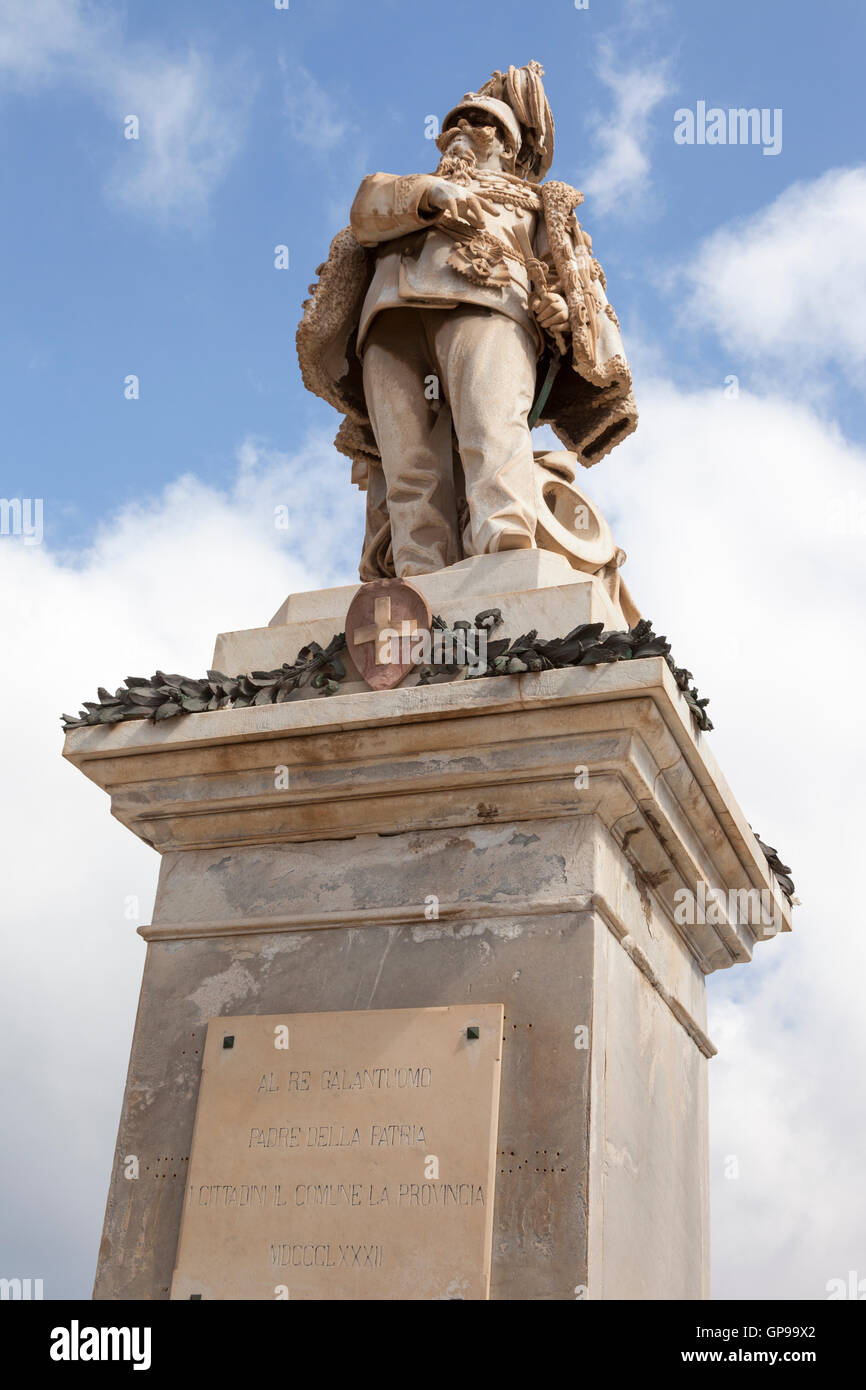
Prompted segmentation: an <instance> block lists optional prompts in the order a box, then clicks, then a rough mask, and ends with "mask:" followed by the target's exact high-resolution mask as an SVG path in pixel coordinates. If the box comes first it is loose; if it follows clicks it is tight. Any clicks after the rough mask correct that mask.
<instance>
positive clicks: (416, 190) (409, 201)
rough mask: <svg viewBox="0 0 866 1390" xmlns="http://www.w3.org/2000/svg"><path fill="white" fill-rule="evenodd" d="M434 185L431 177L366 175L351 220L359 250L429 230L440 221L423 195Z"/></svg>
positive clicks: (356, 197) (437, 210) (426, 175)
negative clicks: (362, 247)
mask: <svg viewBox="0 0 866 1390" xmlns="http://www.w3.org/2000/svg"><path fill="white" fill-rule="evenodd" d="M435 183H436V178H435V177H434V175H433V174H410V175H408V176H407V177H401V176H399V175H397V174H368V175H367V177H366V178H365V179H364V181H363V183H362V184H361V187H360V188H359V189H358V192H357V194H356V195H355V201H354V203H353V204H352V211H351V214H350V220H351V224H352V231H353V232H354V233H355V236H356V237H357V238H358V241H359V242H360V243H361V245H362V246H377V245H378V244H379V242H380V241H392V240H393V239H394V238H395V237H400V236H406V235H407V234H408V233H409V232H417V231H420V230H421V229H422V228H423V227H429V226H430V225H431V223H433V222H435V221H436V220H437V218H439V217H441V215H442V214H441V212H440V210H439V209H438V208H431V207H428V205H427V203H426V200H425V195H426V193H427V191H428V189H430V188H431V187H432V185H433V184H435Z"/></svg>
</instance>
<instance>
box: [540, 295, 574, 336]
mask: <svg viewBox="0 0 866 1390" xmlns="http://www.w3.org/2000/svg"><path fill="white" fill-rule="evenodd" d="M532 312H533V313H534V314H535V317H536V318H537V320H538V322H539V323H540V324H541V327H542V328H546V329H547V332H548V333H550V334H553V333H556V332H561V331H562V329H563V328H567V327H568V305H567V304H566V302H565V300H564V299H563V297H562V295H561V294H555V293H554V292H553V291H552V290H545V291H544V292H543V293H542V294H538V295H535V296H534V298H533V300H532Z"/></svg>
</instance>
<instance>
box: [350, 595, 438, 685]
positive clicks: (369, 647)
mask: <svg viewBox="0 0 866 1390" xmlns="http://www.w3.org/2000/svg"><path fill="white" fill-rule="evenodd" d="M429 631H430V608H429V606H428V604H427V600H426V599H425V598H424V595H423V594H421V593H419V591H418V590H417V589H415V588H413V587H412V585H411V584H407V583H406V581H405V580H403V579H374V580H373V581H372V583H370V584H362V585H361V587H360V589H359V590H358V592H357V593H356V595H355V597H354V598H353V599H352V602H351V603H350V604H349V611H348V613H347V614H346V646H347V647H348V649H349V655H350V656H351V658H352V661H353V662H354V663H355V666H356V667H357V669H358V672H359V674H360V675H361V676H363V678H364V680H365V681H366V682H367V684H368V685H369V686H371V687H372V689H373V690H390V689H391V688H392V687H393V686H395V685H399V684H400V681H401V680H402V679H403V677H404V676H405V675H406V674H407V672H409V671H411V669H412V667H413V666H414V665H415V662H414V661H413V660H412V658H411V654H410V648H411V647H412V645H413V639H415V638H416V636H417V635H420V634H423V633H425V632H426V633H429ZM415 645H416V648H417V642H416V643H415Z"/></svg>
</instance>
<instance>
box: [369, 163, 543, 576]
mask: <svg viewBox="0 0 866 1390" xmlns="http://www.w3.org/2000/svg"><path fill="white" fill-rule="evenodd" d="M435 181H436V179H435V176H433V175H426V174H420V175H415V176H412V177H409V178H400V177H396V176H392V175H389V174H372V175H370V176H369V177H368V178H366V179H365V180H364V181H363V183H362V184H361V187H360V189H359V190H358V195H357V197H356V199H355V202H354V205H353V207H352V213H351V226H352V230H353V232H354V233H355V236H356V237H357V239H358V241H359V243H360V244H361V245H362V246H376V247H378V251H377V256H376V265H375V269H374V271H373V277H372V280H371V282H370V287H369V289H368V291H367V294H366V297H365V299H364V303H363V307H362V309H361V316H360V321H359V325H358V337H357V351H358V353H359V355H360V356H361V358H362V362H363V374H364V377H363V379H364V395H365V397H366V401H367V405H368V408H369V412H370V421H371V424H372V427H373V432H374V434H375V436H376V441H377V444H378V446H379V452H380V454H381V458H382V467H383V469H384V473H385V480H386V486H387V505H388V512H389V515H390V519H391V536H392V542H391V543H392V548H393V556H394V565H395V569H396V571H397V574H398V575H401V576H404V575H411V574H424V573H428V572H430V571H432V570H437V569H441V568H442V567H443V566H445V565H450V564H453V563H454V561H455V560H457V559H459V558H460V557H461V553H462V554H463V555H481V554H486V553H488V552H490V551H497V550H500V549H504V548H515V547H516V548H529V547H531V546H532V545H533V544H534V540H533V537H534V533H535V515H534V496H535V491H534V467H535V465H534V459H533V453H532V439H531V434H530V431H529V427H528V425H527V422H526V420H527V415H528V413H529V410H530V408H531V406H532V399H533V394H534V390H535V377H536V361H537V357H538V355H539V353H540V352H541V350H542V348H543V346H544V340H543V337H542V335H541V333H540V330H539V329H538V327H537V325H536V323H535V321H534V319H533V316H532V312H531V309H530V297H531V295H532V292H533V291H532V285H531V281H530V273H529V270H528V269H527V265H526V257H525V251H524V248H526V247H527V246H531V248H532V250H533V252H534V254H535V255H536V256H537V257H538V259H540V260H547V262H548V265H549V269H550V273H551V274H553V268H552V264H551V263H550V259H549V251H548V248H547V244H546V236H545V234H544V223H543V220H542V219H541V218H540V216H539V214H540V212H541V201H540V198H538V197H537V195H533V194H532V193H531V192H530V191H529V190H528V189H526V186H525V185H524V187H523V190H521V192H520V195H519V197H518V196H517V195H516V193H514V192H513V190H514V186H515V185H516V184H517V182H518V181H517V180H514V179H511V180H509V178H508V177H507V176H504V175H502V174H498V173H490V174H487V173H486V172H482V171H479V172H478V173H477V174H476V175H475V177H473V179H472V181H471V183H470V184H469V185H468V186H467V187H466V189H465V192H467V193H474V194H476V195H478V196H480V197H485V198H488V199H492V200H494V201H495V205H496V208H497V212H498V215H497V214H495V213H493V212H488V211H486V210H485V212H484V214H483V216H484V221H483V226H482V227H480V228H476V229H474V230H473V231H472V232H471V233H470V232H468V231H467V232H463V233H462V234H461V235H459V236H455V235H452V234H449V233H448V232H447V231H445V230H442V225H443V221H444V219H443V215H442V214H441V213H439V212H436V213H431V212H428V211H427V210H426V208H425V203H424V194H425V192H426V190H427V188H428V187H430V185H431V184H432V183H434V182H435ZM509 194H512V196H513V204H510V203H509V202H506V201H500V199H502V198H507V197H508V196H509ZM539 225H540V232H541V235H540V236H539V235H538V232H539ZM434 377H435V378H436V381H437V383H438V388H434V389H432V390H431V378H434ZM437 390H438V393H439V394H440V395H441V399H442V400H444V402H445V403H446V404H447V406H448V411H449V412H450V418H449V414H448V412H443V411H441V410H440V409H438V408H437V407H438V405H439V401H438V400H437V395H436V391H437ZM451 421H453V425H454V432H455V434H456V436H457V442H458V447H459V450H460V458H461V461H462V465H463V473H464V479H465V487H466V497H467V502H468V507H469V520H468V523H467V525H466V526H465V528H464V530H463V535H462V537H460V536H459V535H458V527H457V501H456V497H455V487H454V478H453V466H452V446H451ZM461 542H462V547H461Z"/></svg>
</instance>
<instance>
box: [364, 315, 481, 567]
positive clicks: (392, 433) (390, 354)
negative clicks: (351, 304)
mask: <svg viewBox="0 0 866 1390" xmlns="http://www.w3.org/2000/svg"><path fill="white" fill-rule="evenodd" d="M449 312H450V311H449ZM439 316H440V317H442V316H444V315H443V314H442V311H439ZM363 356H364V361H363V366H364V395H365V397H366V401H367V408H368V410H369V412H370V422H371V424H372V426H373V433H374V434H375V436H376V443H377V444H378V446H379V453H380V454H381V456H382V468H383V470H384V473H385V479H386V482H387V499H388V514H389V516H390V520H391V545H392V551H393V556H394V568H395V570H396V572H397V575H398V576H399V577H400V578H405V577H408V576H409V575H412V574H429V573H431V572H432V571H434V570H440V569H444V567H445V566H446V565H453V564H454V562H455V560H457V559H458V558H459V550H458V537H457V508H456V503H455V499H454V469H453V465H452V458H451V417H450V414H449V412H448V410H447V409H445V408H444V406H442V403H441V400H440V396H439V392H438V389H437V387H438V381H437V380H436V365H435V362H434V361H433V358H432V354H431V350H430V348H429V346H428V343H427V335H426V333H425V328H424V324H423V323H422V320H421V315H420V313H419V311H418V310H417V309H410V308H405V309H385V310H383V311H382V313H380V314H378V315H377V316H376V318H375V319H374V320H373V324H372V327H371V329H370V332H369V334H368V336H367V340H366V342H365V344H364V354H363ZM434 383H435V384H434Z"/></svg>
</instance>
